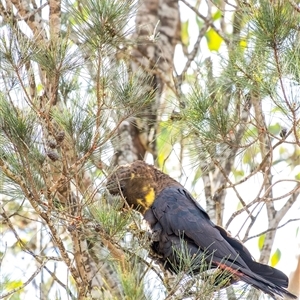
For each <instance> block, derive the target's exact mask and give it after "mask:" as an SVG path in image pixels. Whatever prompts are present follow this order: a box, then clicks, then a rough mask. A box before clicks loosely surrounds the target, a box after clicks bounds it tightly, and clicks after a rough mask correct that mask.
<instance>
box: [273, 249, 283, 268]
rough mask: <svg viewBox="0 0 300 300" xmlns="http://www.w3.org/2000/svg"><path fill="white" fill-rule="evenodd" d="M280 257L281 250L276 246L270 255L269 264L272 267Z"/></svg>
mask: <svg viewBox="0 0 300 300" xmlns="http://www.w3.org/2000/svg"><path fill="white" fill-rule="evenodd" d="M280 257H281V251H280V250H279V249H278V248H277V250H276V251H275V253H274V254H273V255H272V257H271V266H272V267H275V266H276V265H277V264H278V262H279V260H280Z"/></svg>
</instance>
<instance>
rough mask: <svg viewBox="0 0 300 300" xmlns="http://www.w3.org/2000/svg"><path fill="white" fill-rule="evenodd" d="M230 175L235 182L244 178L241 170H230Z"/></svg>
mask: <svg viewBox="0 0 300 300" xmlns="http://www.w3.org/2000/svg"><path fill="white" fill-rule="evenodd" d="M231 172H232V174H233V175H234V178H235V179H236V180H240V179H241V178H243V177H244V175H245V172H244V171H243V170H236V169H232V170H231Z"/></svg>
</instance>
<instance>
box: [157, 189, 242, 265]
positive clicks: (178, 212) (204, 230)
mask: <svg viewBox="0 0 300 300" xmlns="http://www.w3.org/2000/svg"><path fill="white" fill-rule="evenodd" d="M152 211H153V214H154V215H155V217H156V218H157V220H158V222H159V223H160V224H161V226H162V228H163V230H164V232H165V233H166V234H167V235H169V236H171V235H174V234H175V235H177V236H181V235H183V234H184V236H186V237H188V238H189V239H190V240H192V241H193V242H194V243H195V244H196V245H197V246H198V247H199V248H200V249H201V250H202V251H206V252H207V254H208V255H213V260H214V259H216V261H218V262H220V261H222V260H224V261H229V262H234V264H235V265H239V266H240V267H244V268H247V269H248V266H247V264H246V263H245V262H244V260H243V259H242V258H241V257H240V256H239V254H238V252H237V251H236V250H235V249H234V248H233V247H232V246H231V245H230V244H229V243H228V242H227V241H226V239H224V237H223V236H222V235H221V233H220V231H219V230H218V229H217V228H216V226H215V225H214V224H213V222H212V221H211V220H210V219H209V217H208V215H207V213H206V212H205V211H204V209H203V208H202V207H201V206H200V205H199V204H198V203H197V202H196V201H195V200H194V199H193V198H192V196H191V195H190V194H189V193H188V192H187V191H186V190H185V189H184V188H180V187H169V188H165V189H164V190H163V191H162V192H161V193H160V194H159V195H158V196H157V198H156V199H155V201H154V203H153V205H152Z"/></svg>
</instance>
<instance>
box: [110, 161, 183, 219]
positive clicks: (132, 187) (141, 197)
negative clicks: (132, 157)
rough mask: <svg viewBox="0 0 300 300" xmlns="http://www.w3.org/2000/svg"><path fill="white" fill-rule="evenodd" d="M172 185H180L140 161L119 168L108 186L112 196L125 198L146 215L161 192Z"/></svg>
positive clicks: (129, 203) (111, 177) (130, 204)
mask: <svg viewBox="0 0 300 300" xmlns="http://www.w3.org/2000/svg"><path fill="white" fill-rule="evenodd" d="M171 184H172V185H174V184H177V185H179V183H178V182H176V181H175V180H174V179H172V178H171V177H169V176H168V175H166V174H164V173H162V172H161V171H159V170H158V169H156V168H155V167H154V166H151V165H148V164H146V163H145V162H143V161H140V160H138V161H135V162H133V163H131V164H128V165H123V166H120V167H118V168H117V169H116V170H115V172H113V173H112V174H111V176H109V178H108V180H107V184H106V186H107V188H108V190H109V192H110V193H111V194H112V195H121V196H123V197H124V198H125V199H126V202H127V203H128V205H129V206H131V207H132V208H133V209H135V210H138V211H139V212H141V213H142V214H144V213H145V212H146V211H147V210H148V209H149V208H150V207H151V206H152V204H153V202H154V200H155V198H156V196H157V195H158V194H159V193H160V192H161V190H162V189H163V188H165V187H167V186H170V185H171Z"/></svg>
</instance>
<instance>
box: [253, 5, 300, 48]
mask: <svg viewBox="0 0 300 300" xmlns="http://www.w3.org/2000/svg"><path fill="white" fill-rule="evenodd" d="M296 14H297V13H296V11H295V10H294V9H293V7H292V6H291V5H290V4H289V2H286V1H278V2H276V3H272V2H270V1H267V0H263V1H260V4H259V5H254V3H253V4H252V5H251V6H250V11H249V14H248V18H249V21H250V26H251V29H252V31H253V34H254V35H255V36H256V37H257V38H258V40H259V42H260V43H262V45H261V46H263V45H264V46H266V47H270V48H273V49H275V48H277V47H285V44H284V43H285V41H286V40H287V39H289V38H293V37H294V36H295V34H296V27H297V24H298V23H297V20H296V18H295V17H296Z"/></svg>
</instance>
